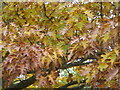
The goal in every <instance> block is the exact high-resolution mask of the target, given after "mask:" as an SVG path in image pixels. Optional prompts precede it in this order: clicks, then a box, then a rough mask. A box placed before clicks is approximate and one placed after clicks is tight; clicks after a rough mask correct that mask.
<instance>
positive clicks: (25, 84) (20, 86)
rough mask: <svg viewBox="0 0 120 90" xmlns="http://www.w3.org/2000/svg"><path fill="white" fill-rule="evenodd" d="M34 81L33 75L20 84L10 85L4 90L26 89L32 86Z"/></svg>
mask: <svg viewBox="0 0 120 90" xmlns="http://www.w3.org/2000/svg"><path fill="white" fill-rule="evenodd" d="M35 81H36V79H35V75H33V76H32V77H30V78H29V79H27V80H23V81H21V82H20V83H17V84H11V85H10V86H9V88H6V89H5V90H11V88H15V89H17V90H21V89H23V88H26V87H28V86H30V85H31V84H33V83H34V82H35Z"/></svg>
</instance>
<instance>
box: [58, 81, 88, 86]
mask: <svg viewBox="0 0 120 90" xmlns="http://www.w3.org/2000/svg"><path fill="white" fill-rule="evenodd" d="M85 82H86V80H82V81H80V83H85ZM74 84H78V82H77V81H73V82H70V83H67V84H65V85H64V86H61V87H59V88H67V87H68V86H71V85H74Z"/></svg>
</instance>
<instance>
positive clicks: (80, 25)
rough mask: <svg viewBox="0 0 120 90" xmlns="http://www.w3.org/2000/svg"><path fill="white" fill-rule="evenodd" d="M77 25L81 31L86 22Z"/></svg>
mask: <svg viewBox="0 0 120 90" xmlns="http://www.w3.org/2000/svg"><path fill="white" fill-rule="evenodd" d="M76 25H77V27H78V28H79V29H80V30H82V28H83V25H84V22H82V21H81V22H79V23H77V24H76Z"/></svg>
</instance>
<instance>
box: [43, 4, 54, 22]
mask: <svg viewBox="0 0 120 90" xmlns="http://www.w3.org/2000/svg"><path fill="white" fill-rule="evenodd" d="M43 10H44V16H45V17H46V18H48V20H49V21H51V22H52V23H53V21H52V20H51V18H49V17H48V16H47V14H46V7H45V3H44V2H43Z"/></svg>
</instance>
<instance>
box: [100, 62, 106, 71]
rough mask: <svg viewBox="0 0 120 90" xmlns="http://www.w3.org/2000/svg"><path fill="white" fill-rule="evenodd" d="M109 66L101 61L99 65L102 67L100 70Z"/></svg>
mask: <svg viewBox="0 0 120 90" xmlns="http://www.w3.org/2000/svg"><path fill="white" fill-rule="evenodd" d="M107 67H108V65H107V64H106V63H100V64H99V66H98V68H99V69H100V71H103V70H104V69H106V68H107Z"/></svg>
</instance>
